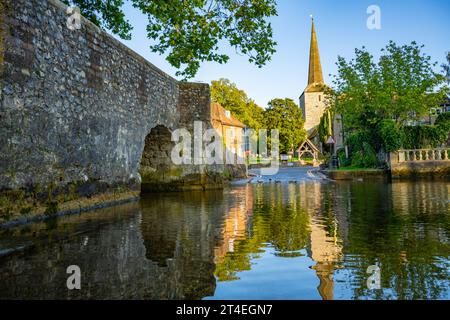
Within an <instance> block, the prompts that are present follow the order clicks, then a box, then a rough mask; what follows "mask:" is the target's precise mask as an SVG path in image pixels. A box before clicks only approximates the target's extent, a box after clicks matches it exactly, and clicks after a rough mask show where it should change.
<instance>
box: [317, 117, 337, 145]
mask: <svg viewBox="0 0 450 320" xmlns="http://www.w3.org/2000/svg"><path fill="white" fill-rule="evenodd" d="M333 119H334V112H333V110H332V109H331V108H327V110H326V111H325V113H324V114H323V116H322V118H320V124H319V129H318V131H319V137H320V141H322V143H324V144H325V143H326V142H327V140H328V138H329V137H330V136H332V135H333Z"/></svg>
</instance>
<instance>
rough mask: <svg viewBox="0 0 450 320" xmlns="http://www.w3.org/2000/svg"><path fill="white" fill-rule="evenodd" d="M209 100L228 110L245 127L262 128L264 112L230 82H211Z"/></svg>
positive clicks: (221, 80) (224, 80)
mask: <svg viewBox="0 0 450 320" xmlns="http://www.w3.org/2000/svg"><path fill="white" fill-rule="evenodd" d="M211 100H212V101H213V102H217V103H219V104H220V105H222V106H223V107H224V108H225V109H227V110H230V111H231V113H232V114H233V116H235V117H236V118H237V119H238V120H239V121H241V122H242V123H244V124H245V125H246V126H247V127H249V128H252V129H255V130H258V129H261V128H262V127H263V111H264V110H263V109H262V108H261V107H259V106H258V105H257V104H256V103H255V102H254V101H253V100H252V99H250V98H249V97H248V96H247V94H246V93H245V92H244V91H243V90H240V89H239V88H238V87H237V86H236V84H234V83H232V82H231V81H230V80H228V79H220V80H217V81H212V83H211Z"/></svg>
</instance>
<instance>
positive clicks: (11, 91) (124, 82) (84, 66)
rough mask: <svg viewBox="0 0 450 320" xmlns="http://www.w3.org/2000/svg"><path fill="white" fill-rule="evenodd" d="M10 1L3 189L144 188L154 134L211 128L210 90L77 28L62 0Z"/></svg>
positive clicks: (0, 106) (92, 30) (0, 149)
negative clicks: (160, 129)
mask: <svg viewBox="0 0 450 320" xmlns="http://www.w3.org/2000/svg"><path fill="white" fill-rule="evenodd" d="M2 1H3V3H4V6H5V8H4V9H3V12H2V20H0V21H3V28H2V29H3V34H4V40H3V41H2V42H3V43H2V47H3V53H2V54H1V55H2V56H3V62H2V69H3V73H2V77H1V81H0V90H1V98H0V190H11V189H12V190H14V189H32V188H35V187H36V186H41V187H43V188H44V189H45V188H46V187H47V186H49V185H53V186H56V188H58V187H61V188H64V186H66V185H68V184H70V183H74V182H81V184H85V185H86V184H87V185H88V186H91V187H89V188H90V189H89V188H88V189H89V190H88V193H95V191H99V190H98V188H99V187H98V186H99V185H102V186H103V188H108V187H109V186H115V185H122V184H125V185H128V186H135V185H139V182H140V176H139V165H140V161H141V158H142V154H143V150H144V145H145V140H146V136H147V135H148V134H149V133H150V132H151V129H152V128H155V127H157V126H164V127H166V128H167V129H168V130H169V131H172V130H174V129H176V128H179V127H180V126H184V125H188V124H191V123H193V121H194V120H201V121H202V120H203V121H210V114H209V112H210V111H209V110H210V108H209V104H210V92H209V86H208V85H206V84H193V83H180V82H178V81H177V80H176V79H174V78H172V77H170V76H168V75H167V74H165V73H164V72H162V71H161V70H159V69H158V68H156V67H155V66H153V65H152V64H151V63H149V62H148V61H146V60H145V59H144V58H142V57H141V56H139V55H138V54H136V53H135V52H133V51H132V50H130V49H129V48H127V47H126V46H124V45H123V44H122V43H120V42H119V41H117V40H116V39H114V38H113V37H111V36H110V35H108V34H107V33H106V32H104V31H102V30H100V29H99V28H97V27H96V26H95V25H94V24H92V23H91V22H89V21H88V20H86V19H84V18H82V20H81V28H80V29H79V30H70V29H69V28H68V27H67V24H66V23H67V18H68V17H69V15H68V14H67V13H66V9H67V7H66V6H65V5H63V4H61V3H60V2H59V1H57V0H39V1H38V0H2ZM0 53H1V51H0ZM1 61H2V60H0V62H1ZM216 169H217V170H219V171H220V170H221V169H223V168H220V167H218V168H216ZM201 171H202V169H201V168H200V169H199V168H194V167H193V166H192V167H190V166H184V167H183V168H182V169H181V171H180V172H178V173H177V174H178V175H179V176H180V177H182V176H184V175H188V174H192V173H193V172H195V173H199V174H202V172H201ZM91 182H95V184H94V185H95V186H94V187H92V184H91ZM92 188H94V189H97V190H91V189H92ZM100 189H101V188H100ZM100 191H101V190H100Z"/></svg>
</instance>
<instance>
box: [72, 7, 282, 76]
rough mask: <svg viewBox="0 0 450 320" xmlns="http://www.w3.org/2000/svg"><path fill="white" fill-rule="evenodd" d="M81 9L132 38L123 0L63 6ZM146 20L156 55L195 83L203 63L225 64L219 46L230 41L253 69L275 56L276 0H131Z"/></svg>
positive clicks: (106, 27) (89, 16)
mask: <svg viewBox="0 0 450 320" xmlns="http://www.w3.org/2000/svg"><path fill="white" fill-rule="evenodd" d="M63 1H64V2H65V3H66V4H69V5H75V6H78V7H79V8H80V11H81V13H82V14H83V15H84V16H86V17H87V18H88V19H90V20H91V21H92V22H93V23H95V24H96V25H98V26H100V27H102V28H104V29H109V30H111V31H112V32H113V33H114V34H117V35H119V36H120V37H121V38H123V39H129V38H131V30H132V27H131V25H130V23H129V22H128V21H127V20H126V19H125V15H124V12H123V5H124V1H123V0H95V1H94V0H63ZM129 1H130V2H131V3H132V5H133V7H135V8H137V9H139V10H140V11H141V12H142V13H143V14H145V15H146V16H147V17H148V25H147V36H148V38H149V39H151V40H154V43H153V44H152V45H151V46H150V49H151V50H152V51H153V52H157V53H159V54H166V53H167V58H166V60H167V61H168V62H169V63H170V64H171V65H172V66H174V67H175V68H177V69H180V68H182V67H184V70H183V71H178V72H177V76H178V75H181V76H183V77H185V78H191V77H193V76H195V74H196V73H197V71H198V69H199V67H200V63H201V62H203V61H215V62H218V63H226V62H227V61H228V60H229V56H228V55H226V54H224V53H220V51H219V42H220V41H222V40H228V42H229V44H230V45H231V46H232V47H233V48H235V49H236V51H237V52H238V53H240V54H243V55H247V56H248V57H249V61H250V62H251V63H254V64H256V65H257V66H258V67H262V66H263V65H265V64H266V62H267V61H269V60H270V59H271V56H272V54H273V53H274V52H275V49H274V48H275V46H276V42H275V41H273V39H272V37H273V31H272V26H271V24H270V22H268V18H270V17H272V16H276V15H277V9H276V3H275V0H129Z"/></svg>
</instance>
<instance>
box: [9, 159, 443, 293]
mask: <svg viewBox="0 0 450 320" xmlns="http://www.w3.org/2000/svg"><path fill="white" fill-rule="evenodd" d="M449 195H450V183H449V182H448V181H407V182H406V181H402V182H400V181H398V182H392V183H388V182H385V181H377V180H375V181H348V182H334V181H330V180H327V179H324V178H323V176H321V175H319V174H317V173H315V172H314V171H313V170H312V169H311V168H309V169H308V168H289V169H282V170H281V171H280V173H279V174H278V175H276V176H273V177H255V178H254V179H252V180H251V181H249V182H245V181H244V182H241V183H236V184H234V185H232V186H231V187H229V188H227V189H225V190H220V191H218V190H217V191H207V192H184V193H169V194H153V195H144V196H143V197H142V199H141V200H140V201H138V202H134V203H128V204H124V205H121V206H116V207H111V208H106V209H101V210H96V211H92V212H88V213H83V214H80V215H73V216H66V217H61V218H58V219H53V220H49V221H47V222H42V223H36V224H30V225H25V226H22V227H19V228H14V229H9V230H3V231H1V232H0V298H1V299H31V298H33V299H36V298H37V299H450V210H449V207H450V198H449ZM71 265H76V266H78V267H79V268H80V270H81V289H80V290H68V288H67V285H66V281H67V278H68V277H69V276H70V274H67V272H66V271H67V267H68V266H71ZM370 266H372V267H371V268H372V270H373V268H375V269H377V270H379V277H378V275H377V274H376V273H375V276H377V277H378V278H377V279H378V280H379V283H378V284H379V285H376V286H375V288H374V287H373V286H371V285H370V284H374V283H375V284H377V282H376V281H375V282H372V281H371V280H373V279H374V278H373V275H374V274H373V273H368V272H367V271H368V268H369V267H370ZM369 270H370V268H369ZM369 277H371V278H370V279H369ZM368 280H369V282H370V284H368Z"/></svg>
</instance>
